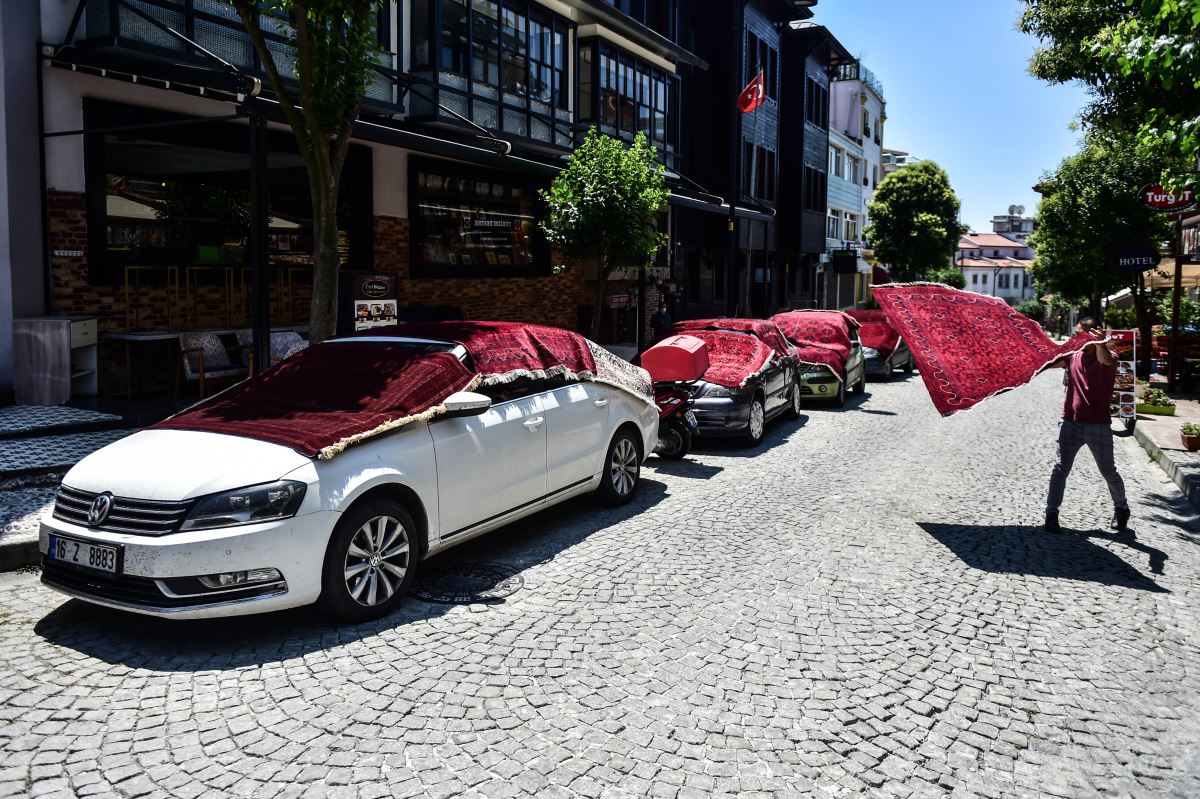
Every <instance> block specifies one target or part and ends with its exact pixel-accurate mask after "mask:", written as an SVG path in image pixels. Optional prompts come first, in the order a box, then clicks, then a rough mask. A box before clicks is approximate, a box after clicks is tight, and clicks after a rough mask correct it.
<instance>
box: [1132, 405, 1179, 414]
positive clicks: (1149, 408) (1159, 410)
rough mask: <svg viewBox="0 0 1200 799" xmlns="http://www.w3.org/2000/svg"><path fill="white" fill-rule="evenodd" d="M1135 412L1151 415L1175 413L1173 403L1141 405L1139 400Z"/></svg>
mask: <svg viewBox="0 0 1200 799" xmlns="http://www.w3.org/2000/svg"><path fill="white" fill-rule="evenodd" d="M1137 412H1138V413H1145V414H1149V415H1151V416H1174V415H1175V406H1174V405H1143V404H1142V403H1140V402H1139V403H1138V405H1137Z"/></svg>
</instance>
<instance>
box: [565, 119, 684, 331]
mask: <svg viewBox="0 0 1200 799" xmlns="http://www.w3.org/2000/svg"><path fill="white" fill-rule="evenodd" d="M541 195H542V199H543V200H544V201H545V202H546V205H547V206H548V208H549V216H548V218H547V219H546V221H545V222H543V223H542V230H544V231H545V233H546V238H547V239H548V240H549V241H550V243H551V244H553V245H555V246H556V247H558V249H559V250H560V251H561V253H562V254H563V255H564V256H565V257H566V258H567V259H568V260H569V261H576V262H577V261H581V260H594V261H595V262H596V263H597V265H598V267H599V271H598V275H597V277H598V278H599V280H598V282H597V284H596V288H595V294H594V295H593V299H592V324H591V330H590V335H591V337H592V338H593V339H594V338H596V337H597V336H598V335H599V334H600V318H601V311H602V308H603V306H604V297H605V294H606V292H607V290H608V278H609V275H611V274H612V272H613V270H615V269H621V268H633V269H645V268H647V267H649V266H650V262H651V261H652V260H653V258H654V256H655V254H656V253H657V252H658V251H659V249H660V248H661V247H662V246H663V244H665V243H666V240H667V237H666V234H665V233H663V232H661V231H660V230H659V229H658V217H659V214H660V213H661V212H662V210H663V209H664V208H665V207H666V205H667V197H668V196H669V195H670V192H669V191H668V189H667V186H666V181H665V180H664V178H663V167H662V164H660V163H659V162H658V159H657V158H656V157H655V154H654V148H653V147H652V146H651V145H650V144H649V143H648V142H647V141H646V137H645V136H643V135H642V134H640V133H639V134H638V135H637V136H636V137H635V138H634V140H633V144H632V145H631V146H629V147H626V146H625V144H624V143H622V142H621V141H620V140H618V139H614V138H612V137H611V136H605V135H603V134H601V133H599V132H598V131H597V130H596V129H595V128H594V127H593V128H592V129H591V130H589V131H588V133H587V137H586V138H585V139H584V141H583V144H581V145H580V146H579V147H577V148H575V151H574V152H573V153H571V158H570V160H569V161H568V162H567V167H566V169H564V170H563V171H562V172H560V173H559V174H558V175H557V176H556V177H555V178H554V182H553V183H552V184H551V185H550V189H549V190H548V191H543V192H541ZM568 265H569V264H560V265H558V267H557V268H558V269H566V268H567V267H568Z"/></svg>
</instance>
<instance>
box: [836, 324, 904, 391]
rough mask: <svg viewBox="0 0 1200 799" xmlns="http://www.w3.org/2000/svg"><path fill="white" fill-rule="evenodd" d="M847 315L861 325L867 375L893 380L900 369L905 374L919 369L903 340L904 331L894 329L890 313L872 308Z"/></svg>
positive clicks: (859, 329)
mask: <svg viewBox="0 0 1200 799" xmlns="http://www.w3.org/2000/svg"><path fill="white" fill-rule="evenodd" d="M846 313H847V315H848V316H851V317H852V318H854V319H857V320H858V321H859V322H860V325H859V328H858V335H859V339H860V341H861V342H862V352H863V358H864V360H865V362H866V368H867V375H869V376H870V377H874V378H877V379H880V380H891V379H892V374H893V373H894V372H895V371H896V370H897V369H903V370H904V372H905V374H912V372H913V367H914V366H915V361H913V357H912V352H910V351H909V349H908V345H907V344H905V343H904V339H903V338H901V337H900V331H898V330H896V328H895V327H893V326H892V323H891V321H890V320H889V319H888V316H887V314H886V313H884V312H883V311H880V310H869V309H859V310H853V311H847V312H846Z"/></svg>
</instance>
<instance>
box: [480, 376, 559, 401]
mask: <svg viewBox="0 0 1200 799" xmlns="http://www.w3.org/2000/svg"><path fill="white" fill-rule="evenodd" d="M571 382H574V381H571V380H567V379H566V378H565V377H563V376H559V377H552V378H546V377H539V378H531V377H518V378H517V379H516V380H511V381H509V382H507V383H497V384H495V385H490V386H486V385H485V386H480V387H479V388H477V389H475V390H476V391H477V392H479V393H480V394H483V395H484V396H487V397H491V400H492V403H493V404H496V403H501V402H509V401H511V400H515V399H520V398H521V397H529V396H532V395H534V394H541V393H542V392H545V391H552V390H553V389H556V388H560V387H562V386H565V385H567V384H568V383H571Z"/></svg>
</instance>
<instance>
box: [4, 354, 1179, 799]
mask: <svg viewBox="0 0 1200 799" xmlns="http://www.w3.org/2000/svg"><path fill="white" fill-rule="evenodd" d="M1060 379H1061V375H1060V374H1059V373H1054V374H1052V375H1045V376H1043V377H1041V378H1039V379H1038V380H1036V381H1035V382H1034V383H1033V384H1032V385H1031V386H1030V387H1027V388H1025V389H1022V390H1020V391H1017V392H1013V393H1009V394H1007V395H1004V396H1001V397H999V398H996V399H993V400H989V401H988V402H986V403H985V404H984V405H983V406H982V407H980V408H978V409H976V410H973V411H971V412H968V413H964V414H959V415H958V416H955V417H952V418H948V419H941V418H939V417H938V416H937V414H936V412H935V411H934V410H933V407H932V405H931V403H930V401H929V398H928V396H927V395H926V392H925V389H924V387H923V386H922V385H920V378H919V377H915V376H914V377H912V378H910V379H906V380H905V379H901V376H900V375H897V376H896V379H895V381H894V382H892V383H886V384H880V383H873V384H869V385H868V392H869V393H868V395H867V396H866V397H865V398H860V399H857V400H852V401H851V402H850V403H849V404H848V408H847V409H846V410H843V411H838V410H834V409H832V408H828V407H819V406H817V404H816V403H810V404H809V405H808V406H807V407H806V409H805V416H804V417H803V418H802V419H801V421H799V422H783V421H780V422H775V423H773V424H772V425H771V426H770V427H769V429H768V436H767V441H766V443H765V444H764V445H763V447H762V448H761V449H760V450H757V451H744V450H739V449H735V448H733V447H731V446H725V445H720V446H718V445H713V446H711V447H709V446H707V445H706V446H703V447H702V448H701V449H700V450H699V451H698V452H697V453H695V454H693V455H692V456H690V457H689V458H688V459H687V460H684V461H680V462H676V463H667V462H664V461H660V460H658V459H654V458H652V459H650V460H649V461H648V462H647V466H646V468H645V469H644V471H643V478H644V482H643V485H642V489H641V493H640V494H639V495H638V497H637V498H636V499H635V501H634V502H633V503H632V504H631V505H629V506H626V507H624V508H620V509H616V510H612V509H607V508H601V507H599V506H597V505H595V504H593V503H592V502H590V501H575V502H570V503H568V504H566V505H565V506H560V507H559V508H556V509H553V510H550V511H548V512H545V513H543V514H540V515H538V516H536V517H534V518H532V519H529V520H526V521H523V522H518V523H517V524H516V525H514V526H513V527H510V528H507V529H504V530H500V531H497V532H495V533H492V534H490V535H489V536H486V537H484V538H482V539H479V540H477V541H475V542H472V543H470V544H467V545H465V546H464V547H460V548H458V549H455V550H452V551H450V552H448V553H446V554H445V555H444V556H441V557H440V558H438V559H437V560H438V561H440V562H442V563H454V562H464V563H499V564H504V565H507V566H509V567H512V568H514V569H517V570H518V572H519V574H520V575H521V576H522V577H523V579H524V587H523V588H522V589H521V590H520V591H518V592H517V593H515V594H514V595H512V596H511V597H509V598H508V599H506V600H504V601H503V602H502V603H499V604H495V605H487V606H484V605H472V606H465V605H441V604H432V603H426V602H422V601H418V600H415V599H414V600H412V601H410V603H409V604H408V605H407V606H406V608H405V609H404V610H402V611H401V612H400V613H398V614H396V615H395V616H392V617H390V618H387V619H384V620H383V621H381V622H378V623H374V624H369V625H363V626H360V627H335V626H332V625H331V624H329V623H326V622H324V621H322V620H320V619H318V618H316V617H315V616H314V614H312V613H310V612H306V611H296V612H288V613H285V614H276V615H271V616H264V617H248V618H242V619H236V620H232V621H220V622H211V623H209V622H204V623H184V622H175V623H169V622H163V621H158V620H153V619H144V618H141V617H136V616H132V615H127V614H122V613H118V612H110V611H106V610H103V609H98V608H93V607H90V606H88V605H85V604H84V603H81V602H77V601H68V600H66V599H65V598H64V597H62V596H61V595H59V594H56V593H54V592H52V591H50V590H49V589H46V588H44V587H42V586H41V585H40V584H39V583H38V582H37V580H36V577H35V576H34V575H32V574H15V575H3V576H0V648H2V651H3V653H4V654H3V657H2V659H0V795H2V796H10V795H34V796H42V795H47V796H49V795H55V796H72V795H80V796H84V795H103V796H125V797H139V796H171V797H185V798H190V797H200V796H205V797H210V796H224V795H229V796H253V797H268V796H304V797H320V796H347V797H362V798H363V799H367V798H369V797H385V796H397V797H408V796H420V797H424V796H428V797H435V799H442V798H444V797H458V796H462V797H496V798H500V797H513V796H536V797H539V799H554V798H555V797H574V796H580V797H618V796H628V797H666V798H667V799H671V798H672V797H677V798H678V799H693V798H695V799H700V798H701V797H718V796H729V797H733V796H737V797H780V798H781V799H782V797H796V796H810V795H812V796H825V797H858V796H896V797H907V796H944V795H953V796H983V797H1002V796H1003V797H1007V796H1030V797H1041V796H1064V797H1066V796H1070V797H1075V796H1079V797H1090V796H1173V797H1175V796H1177V797H1195V796H1198V795H1200V670H1198V666H1200V612H1198V611H1197V607H1198V604H1200V533H1197V530H1198V529H1200V524H1197V520H1196V518H1195V515H1194V513H1193V510H1192V508H1191V506H1190V505H1189V504H1187V503H1186V501H1184V500H1183V499H1182V498H1181V496H1180V494H1179V492H1178V489H1177V488H1176V487H1175V485H1174V484H1173V483H1171V482H1170V481H1169V480H1168V479H1167V478H1166V477H1165V475H1164V474H1163V473H1162V471H1161V470H1160V469H1159V467H1158V466H1156V465H1155V464H1153V463H1150V462H1149V461H1148V459H1147V457H1146V455H1145V453H1144V452H1143V451H1142V450H1141V449H1140V448H1139V447H1138V445H1137V444H1136V443H1135V442H1134V441H1133V440H1132V439H1131V438H1127V437H1121V438H1118V439H1117V445H1116V450H1117V453H1116V455H1117V464H1118V467H1119V468H1120V470H1121V472H1122V474H1123V475H1124V476H1125V479H1126V481H1127V485H1128V489H1129V497H1130V502H1131V506H1132V509H1133V521H1132V522H1131V527H1132V528H1133V530H1134V531H1135V532H1136V537H1133V536H1116V535H1115V534H1114V533H1111V532H1109V531H1108V528H1107V523H1108V519H1109V517H1110V516H1111V512H1112V509H1111V506H1110V503H1109V500H1108V496H1107V492H1106V490H1105V488H1104V484H1103V482H1102V481H1101V479H1100V477H1099V475H1098V474H1097V472H1096V469H1095V465H1094V463H1093V462H1092V461H1091V459H1090V456H1089V455H1088V454H1087V453H1086V452H1085V453H1081V455H1080V457H1079V459H1078V460H1077V461H1076V468H1075V472H1074V473H1073V474H1072V476H1071V481H1070V483H1069V485H1068V489H1067V496H1066V502H1065V504H1064V506H1063V509H1062V522H1063V526H1064V528H1066V529H1065V531H1064V533H1063V534H1061V535H1058V536H1050V535H1047V534H1045V533H1043V532H1042V531H1041V528H1040V525H1041V520H1042V510H1043V507H1044V501H1045V490H1046V483H1047V479H1048V475H1049V470H1050V466H1051V463H1052V460H1053V443H1054V435H1055V425H1056V422H1057V417H1058V415H1059V412H1060V410H1061V406H1062V400H1061V397H1062V386H1061V383H1060ZM701 443H703V442H701Z"/></svg>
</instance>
